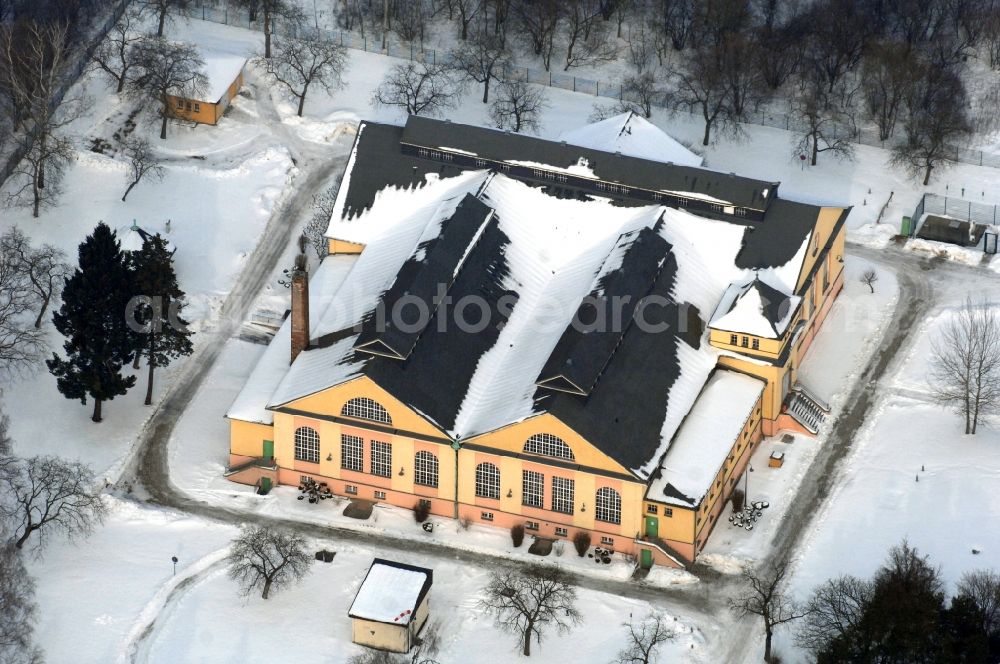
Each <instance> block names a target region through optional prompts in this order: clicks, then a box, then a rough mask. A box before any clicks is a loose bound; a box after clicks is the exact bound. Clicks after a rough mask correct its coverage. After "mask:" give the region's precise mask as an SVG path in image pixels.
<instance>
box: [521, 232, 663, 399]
mask: <svg viewBox="0 0 1000 664" xmlns="http://www.w3.org/2000/svg"><path fill="white" fill-rule="evenodd" d="M669 251H670V245H669V244H667V241H666V240H664V239H663V237H662V236H661V235H660V234H659V233H658V232H657V231H656V230H654V229H653V228H651V227H649V226H646V227H644V228H641V229H639V230H635V231H630V232H628V233H623V234H622V235H621V236H619V238H618V242H617V243H616V244H615V246H614V248H613V249H612V250H611V253H610V254H608V257H607V258H605V260H604V263H603V265H602V266H601V269H600V271H599V272H598V274H597V277H596V278H595V280H594V286H593V288H591V290H590V293H589V294H588V295H587V297H585V298H584V299H583V301H582V302H581V304H580V306H579V307H578V308H577V311H576V315H575V316H574V317H573V321H572V322H571V323H570V324H569V325H568V326H567V327H566V330H565V331H564V332H563V334H562V337H560V339H559V342H558V343H557V344H556V347H555V349H553V351H552V354H551V355H550V356H549V359H548V361H547V362H546V363H545V367H543V369H542V372H541V374H540V375H539V377H538V381H537V382H538V385H539V386H540V387H547V388H549V389H555V390H561V391H564V392H572V393H575V394H579V395H583V396H586V395H587V394H590V391H591V390H592V389H593V387H594V384H595V383H596V382H597V380H598V378H599V376H600V375H601V372H602V371H604V368H605V367H606V366H607V364H608V362H610V361H611V357H612V355H613V354H614V353H615V350H616V349H617V348H618V345H619V344H620V343H621V340H622V337H624V336H625V333H626V331H627V330H628V328H629V327H630V326H631V325H632V322H633V317H634V316H635V313H636V310H637V308H638V307H639V306H640V303H641V301H642V299H643V298H644V297H645V296H646V294H647V293H648V292H649V290H650V288H651V287H652V286H653V283H654V281H655V280H656V277H657V275H658V274H659V272H660V268H661V267H662V266H663V263H664V261H665V259H666V257H667V254H668V253H669Z"/></svg>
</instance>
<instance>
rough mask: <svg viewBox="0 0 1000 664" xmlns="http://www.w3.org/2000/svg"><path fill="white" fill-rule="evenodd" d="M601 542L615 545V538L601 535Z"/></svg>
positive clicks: (604, 544) (606, 544)
mask: <svg viewBox="0 0 1000 664" xmlns="http://www.w3.org/2000/svg"><path fill="white" fill-rule="evenodd" d="M601 544H602V545H603V546H614V545H615V538H614V537H601Z"/></svg>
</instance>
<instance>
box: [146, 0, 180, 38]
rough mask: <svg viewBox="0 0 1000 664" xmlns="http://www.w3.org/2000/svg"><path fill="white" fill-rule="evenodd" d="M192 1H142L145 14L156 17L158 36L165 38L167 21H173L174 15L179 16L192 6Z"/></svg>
mask: <svg viewBox="0 0 1000 664" xmlns="http://www.w3.org/2000/svg"><path fill="white" fill-rule="evenodd" d="M190 4H191V2H190V0H142V4H141V5H140V7H141V9H142V11H143V12H145V13H148V14H152V15H153V16H155V17H156V36H157V37H162V36H163V29H164V28H165V27H166V26H167V21H170V20H173V18H174V14H179V13H181V12H183V11H184V10H186V9H187V8H188V7H189V6H190Z"/></svg>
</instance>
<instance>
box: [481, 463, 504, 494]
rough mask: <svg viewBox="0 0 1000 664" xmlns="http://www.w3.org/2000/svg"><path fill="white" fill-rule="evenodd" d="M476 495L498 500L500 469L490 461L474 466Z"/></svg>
mask: <svg viewBox="0 0 1000 664" xmlns="http://www.w3.org/2000/svg"><path fill="white" fill-rule="evenodd" d="M476 495H477V496H479V497H480V498H492V499H494V500H500V469H499V468H497V467H496V466H494V465H493V464H492V463H481V464H479V465H478V466H476Z"/></svg>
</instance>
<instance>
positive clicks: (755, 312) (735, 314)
mask: <svg viewBox="0 0 1000 664" xmlns="http://www.w3.org/2000/svg"><path fill="white" fill-rule="evenodd" d="M800 300H801V298H799V297H797V296H789V295H787V294H785V293H783V292H781V291H780V290H778V289H777V288H774V287H773V286H771V285H769V284H768V283H766V282H765V281H764V280H763V279H761V278H760V276H759V275H755V276H754V278H753V279H751V280H750V281H749V282H744V283H734V284H731V285H730V286H729V288H728V289H726V292H725V294H724V295H723V296H722V300H721V301H720V302H719V307H718V308H717V309H716V310H715V314H713V316H712V322H711V323H710V327H712V328H714V329H716V330H725V331H727V332H740V333H743V334H750V335H753V336H755V337H765V338H767V339H778V338H780V337H781V336H782V335H783V334H784V333H785V330H787V329H788V325H789V323H790V322H791V320H792V315H793V314H794V313H795V309H796V307H797V306H798V304H799V301H800Z"/></svg>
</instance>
